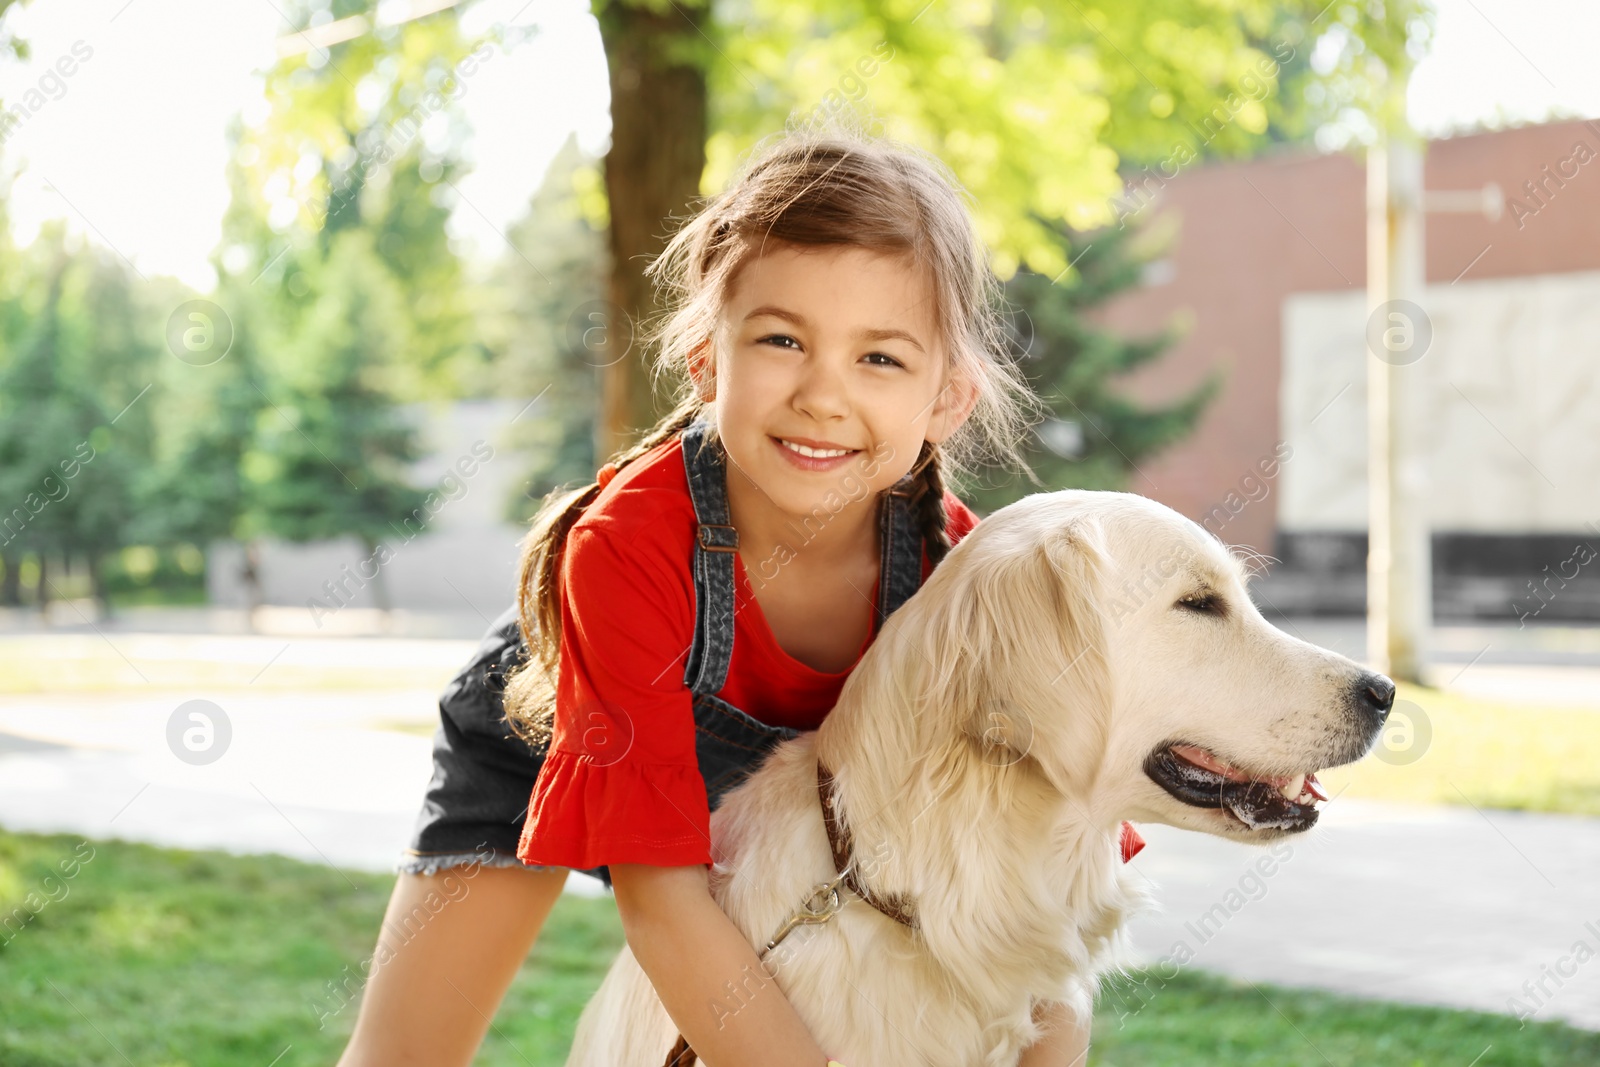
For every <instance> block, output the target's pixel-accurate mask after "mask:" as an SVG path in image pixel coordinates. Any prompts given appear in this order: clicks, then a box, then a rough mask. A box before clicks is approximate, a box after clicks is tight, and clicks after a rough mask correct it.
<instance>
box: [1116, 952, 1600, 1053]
mask: <svg viewBox="0 0 1600 1067" xmlns="http://www.w3.org/2000/svg"><path fill="white" fill-rule="evenodd" d="M1134 979H1135V981H1141V980H1142V982H1143V985H1142V987H1141V988H1139V989H1134V990H1132V991H1129V990H1130V985H1129V983H1127V982H1125V981H1124V980H1122V979H1115V978H1114V979H1110V980H1108V981H1107V983H1106V985H1105V987H1104V988H1103V989H1102V991H1101V1007H1100V1011H1099V1012H1098V1013H1097V1014H1096V1016H1095V1025H1094V1034H1093V1040H1094V1050H1093V1051H1092V1052H1091V1053H1090V1056H1089V1058H1090V1061H1091V1067H1200V1065H1207V1067H1210V1065H1214V1064H1215V1065H1226V1067H1469V1065H1472V1067H1580V1065H1583V1067H1593V1065H1594V1064H1597V1063H1600V1034H1596V1033H1591V1032H1588V1031H1585V1030H1577V1029H1573V1028H1572V1027H1568V1026H1564V1025H1562V1024H1559V1023H1550V1022H1540V1023H1529V1024H1528V1025H1527V1027H1526V1028H1524V1029H1521V1030H1519V1029H1518V1026H1519V1025H1520V1024H1519V1023H1518V1022H1517V1020H1516V1019H1515V1018H1514V1017H1511V1016H1500V1015H1489V1014H1483V1013H1478V1012H1465V1011H1451V1010H1449V1009H1444V1008H1421V1007H1414V1006H1410V1005H1398V1004H1390V1003H1385V1002H1382V1001H1362V1000H1354V999H1351V998H1348V997H1341V996H1334V995H1332V994H1328V993H1316V992H1307V991H1304V990H1295V991H1289V990H1285V989H1282V988H1279V987H1275V986H1270V985H1259V986H1257V985H1252V984H1250V983H1248V982H1241V981H1236V980H1234V979H1230V978H1225V977H1218V976H1213V975H1206V974H1187V973H1180V974H1179V976H1178V977H1177V978H1176V979H1175V980H1173V981H1171V982H1167V983H1165V984H1163V983H1162V981H1161V978H1160V977H1158V976H1156V975H1154V974H1151V973H1148V972H1147V973H1144V974H1139V973H1135V975H1134ZM1119 990H1121V992H1119ZM1486 1050H1487V1051H1486Z"/></svg>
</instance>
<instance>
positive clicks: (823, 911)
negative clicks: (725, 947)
mask: <svg viewBox="0 0 1600 1067" xmlns="http://www.w3.org/2000/svg"><path fill="white" fill-rule="evenodd" d="M848 870H849V868H848V866H847V867H846V869H845V870H844V871H840V872H839V874H838V876H837V877H835V878H834V880H833V881H831V882H818V883H817V885H816V886H815V887H814V888H813V889H812V890H811V895H810V896H808V897H806V899H805V900H804V901H803V902H802V903H801V905H800V907H799V908H797V909H796V910H795V911H793V912H791V913H790V915H789V917H788V918H787V919H785V920H784V921H783V925H782V926H780V927H779V928H778V932H777V933H776V934H774V935H773V936H772V940H771V941H768V942H767V947H766V948H764V949H762V950H761V958H763V959H765V958H766V955H767V953H769V952H771V951H772V950H773V949H775V948H777V947H778V944H779V942H781V941H782V940H783V939H784V938H786V937H788V936H789V935H790V934H791V933H793V932H794V930H795V927H797V926H818V925H821V924H822V923H825V922H827V921H828V920H829V919H832V918H833V917H834V916H835V915H837V914H839V909H840V908H842V907H844V904H843V902H842V901H841V900H840V899H839V884H840V883H841V882H843V881H844V878H845V874H846V873H848Z"/></svg>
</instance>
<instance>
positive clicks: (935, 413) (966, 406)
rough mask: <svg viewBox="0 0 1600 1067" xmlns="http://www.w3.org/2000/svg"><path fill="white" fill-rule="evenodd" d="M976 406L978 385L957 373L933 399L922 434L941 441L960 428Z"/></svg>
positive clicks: (934, 441)
mask: <svg viewBox="0 0 1600 1067" xmlns="http://www.w3.org/2000/svg"><path fill="white" fill-rule="evenodd" d="M977 406H978V387H977V385H976V383H974V382H972V381H971V380H970V379H968V378H967V376H966V375H957V376H954V377H952V378H951V379H950V380H949V381H948V382H946V383H945V385H944V388H943V389H941V390H940V391H939V396H938V398H937V399H936V400H935V401H934V404H933V408H932V411H931V413H930V415H929V418H928V429H927V431H926V432H925V433H924V434H923V436H924V437H926V438H927V439H928V440H929V441H932V442H933V443H934V444H940V443H942V442H943V441H944V440H945V439H946V438H948V437H949V436H950V435H951V434H953V433H955V432H956V431H957V430H959V429H960V428H961V424H962V423H964V422H966V421H967V416H968V415H971V414H972V409H973V408H975V407H977Z"/></svg>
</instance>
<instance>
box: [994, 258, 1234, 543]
mask: <svg viewBox="0 0 1600 1067" xmlns="http://www.w3.org/2000/svg"><path fill="white" fill-rule="evenodd" d="M1060 239H1061V242H1062V244H1063V245H1064V246H1068V247H1080V246H1081V251H1080V252H1079V253H1078V257H1079V258H1078V260H1077V268H1076V271H1075V276H1074V277H1073V278H1072V279H1070V280H1067V281H1065V282H1060V283H1058V282H1055V281H1053V280H1052V279H1051V278H1048V277H1046V276H1045V275H1043V274H1037V273H1034V272H1033V271H1031V270H1027V269H1026V268H1024V269H1022V270H1020V271H1018V272H1017V273H1016V274H1015V275H1014V276H1013V277H1012V278H1011V280H1010V281H1009V282H1008V283H1007V284H1006V299H1007V301H1008V303H1009V304H1010V306H1011V314H1010V323H1009V326H1010V329H1009V331H1008V332H1009V333H1010V334H1011V337H1012V341H1013V351H1014V354H1015V356H1016V357H1017V359H1018V362H1019V364H1020V366H1021V367H1022V369H1023V372H1024V374H1026V375H1027V377H1028V380H1029V383H1030V384H1031V385H1032V386H1033V389H1034V391H1035V392H1037V393H1038V394H1039V396H1040V397H1041V398H1043V400H1044V401H1045V403H1046V404H1047V405H1048V406H1049V407H1050V408H1051V410H1052V411H1053V412H1054V416H1053V417H1051V418H1047V419H1046V420H1045V421H1044V422H1043V423H1042V424H1040V425H1039V426H1038V427H1037V428H1036V431H1035V433H1034V435H1033V436H1032V437H1031V438H1030V439H1029V441H1028V442H1027V444H1026V445H1025V446H1024V448H1023V449H1022V453H1023V459H1024V460H1025V461H1026V462H1027V464H1028V467H1029V469H1030V470H1031V471H1032V472H1033V474H1034V475H1036V476H1037V477H1038V479H1039V482H1040V483H1041V484H1042V487H1043V488H1046V489H1055V488H1063V487H1066V486H1072V487H1076V488H1083V489H1122V488H1124V487H1125V486H1126V484H1127V481H1128V476H1129V474H1130V473H1131V472H1133V471H1134V470H1136V468H1137V466H1138V464H1139V462H1140V461H1141V460H1142V459H1144V458H1145V457H1146V456H1150V455H1153V454H1155V453H1156V452H1158V451H1160V450H1161V449H1163V448H1165V447H1167V446H1168V445H1170V444H1172V443H1173V442H1175V441H1178V440H1179V439H1181V438H1182V437H1184V436H1186V435H1187V434H1188V433H1189V432H1190V431H1191V430H1192V429H1193V428H1194V425H1195V423H1196V421H1198V419H1199V417H1200V413H1201V412H1202V411H1203V410H1204V408H1205V405H1206V404H1207V403H1208V402H1209V401H1210V400H1211V398H1212V397H1213V396H1214V395H1215V394H1216V392H1217V390H1218V388H1219V387H1220V386H1221V384H1222V383H1221V378H1220V377H1219V376H1217V375H1212V376H1211V377H1210V378H1208V379H1207V381H1205V382H1204V383H1202V385H1201V386H1200V387H1199V388H1197V389H1195V390H1194V391H1192V392H1191V393H1189V395H1187V396H1185V397H1183V398H1181V399H1180V400H1178V401H1177V402H1175V403H1172V404H1168V405H1165V406H1158V407H1149V408H1147V407H1143V406H1141V405H1139V404H1138V403H1136V402H1134V401H1133V400H1130V399H1129V398H1127V397H1126V396H1124V395H1122V394H1121V393H1120V392H1118V391H1117V390H1116V388H1115V380H1116V379H1117V378H1118V377H1120V376H1122V375H1124V374H1127V373H1128V372H1130V371H1132V370H1134V369H1136V368H1138V367H1140V366H1143V365H1144V364H1146V363H1149V362H1151V361H1152V360H1155V359H1158V358H1160V356H1161V355H1162V353H1164V352H1165V351H1166V350H1167V348H1168V347H1170V346H1171V344H1172V343H1173V342H1174V341H1175V340H1176V338H1177V331H1176V330H1174V329H1173V328H1170V327H1169V328H1167V329H1164V330H1162V331H1160V332H1157V333H1155V334H1152V335H1150V336H1148V337H1139V338H1125V337H1121V336H1118V335H1117V334H1114V333H1112V332H1110V331H1109V330H1105V329H1102V328H1100V327H1098V326H1096V325H1095V324H1094V322H1093V318H1092V315H1091V312H1092V311H1093V310H1094V309H1095V308H1096V307H1098V306H1100V305H1101V304H1103V303H1105V302H1106V301H1108V300H1110V299H1111V298H1112V297H1114V296H1115V295H1116V294H1117V293H1119V292H1122V291H1123V290H1125V289H1128V288H1130V287H1131V286H1134V285H1136V284H1138V283H1139V281H1140V276H1141V274H1142V272H1143V270H1144V268H1145V265H1146V264H1145V256H1144V255H1143V254H1141V252H1140V251H1139V250H1138V249H1137V247H1136V243H1137V242H1136V234H1135V233H1134V231H1131V230H1128V229H1124V228H1121V227H1109V228H1107V229H1104V230H1101V231H1098V232H1095V233H1091V234H1070V233H1067V232H1065V231H1063V232H1062V234H1061V238H1060ZM1037 488H1039V486H1036V485H1032V484H1029V482H1028V481H1027V480H1025V479H1024V478H1023V477H1022V476H1021V475H1020V474H1016V473H1013V472H1010V471H993V470H991V471H986V472H984V477H983V479H982V480H981V481H980V482H979V484H978V485H977V486H975V487H973V488H971V489H969V490H968V492H969V493H970V494H971V495H970V499H971V501H972V502H973V504H974V505H975V506H976V507H978V508H980V509H982V510H984V511H992V510H994V509H996V508H1000V507H1003V506H1005V505H1006V504H1009V503H1011V502H1012V501H1014V500H1017V499H1019V498H1020V497H1022V496H1025V495H1026V494H1027V493H1029V492H1033V491H1035V490H1036V489H1037Z"/></svg>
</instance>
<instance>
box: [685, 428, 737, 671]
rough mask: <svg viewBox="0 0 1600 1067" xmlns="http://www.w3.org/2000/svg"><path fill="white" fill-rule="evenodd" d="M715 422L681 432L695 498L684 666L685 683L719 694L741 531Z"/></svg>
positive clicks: (729, 652)
mask: <svg viewBox="0 0 1600 1067" xmlns="http://www.w3.org/2000/svg"><path fill="white" fill-rule="evenodd" d="M709 429H710V424H709V423H707V422H706V421H705V420H704V419H699V420H696V421H695V422H692V423H690V424H689V426H687V427H686V428H685V429H684V431H683V435H682V441H683V467H684V472H685V473H686V474H687V475H688V476H689V497H690V499H691V500H692V501H693V502H694V513H695V518H696V519H697V520H698V523H699V525H698V527H697V528H696V530H695V546H694V643H693V644H692V645H690V647H689V662H688V663H687V664H686V665H685V667H684V672H683V684H684V685H685V686H687V687H688V688H689V690H690V691H691V692H694V693H699V694H701V695H702V696H715V695H716V694H717V693H718V692H719V691H721V689H722V687H723V685H724V683H726V682H727V680H728V663H729V662H730V661H731V660H732V658H733V609H734V586H733V560H734V554H735V553H737V552H738V551H739V531H738V530H735V529H734V528H733V526H732V524H731V522H730V520H729V515H728V472H727V468H726V465H725V463H724V456H723V451H722V446H721V444H720V443H718V444H716V445H710V444H707V443H706V431H707V430H709Z"/></svg>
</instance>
